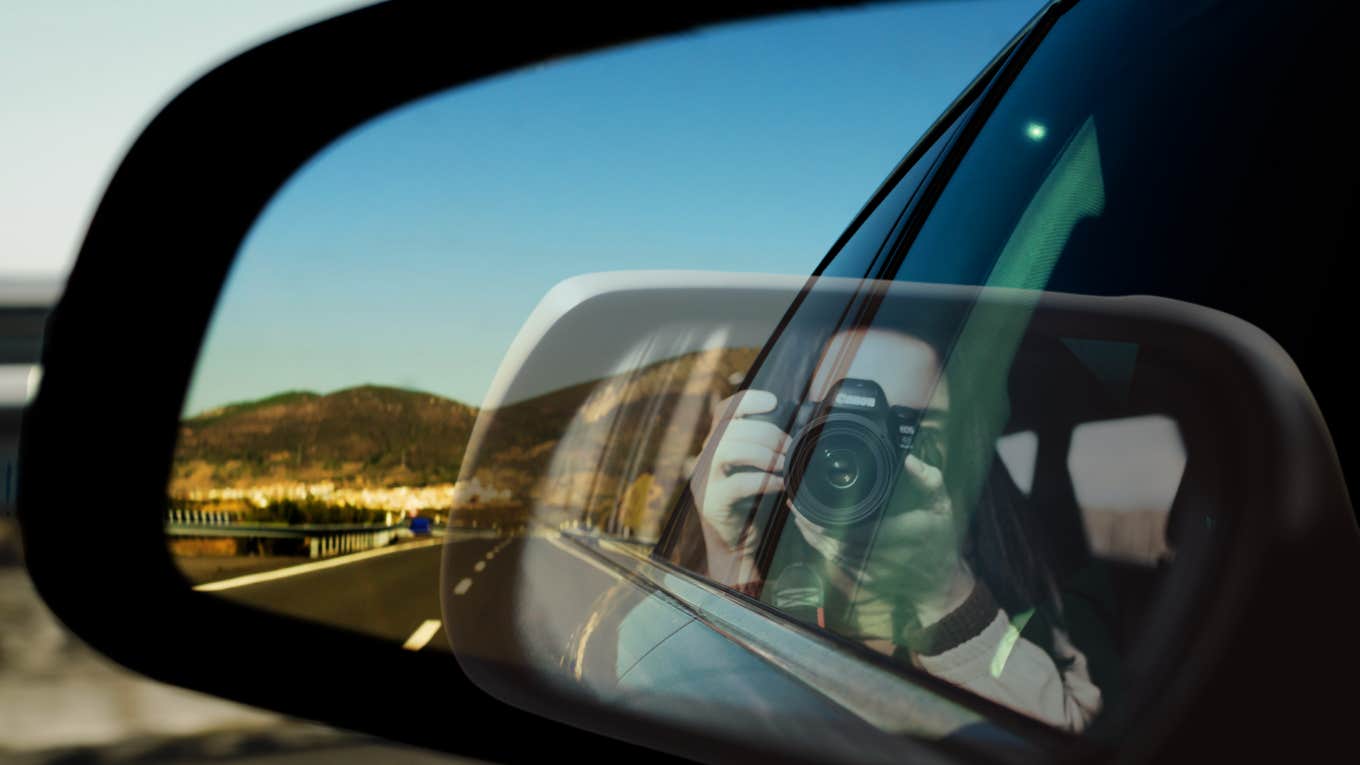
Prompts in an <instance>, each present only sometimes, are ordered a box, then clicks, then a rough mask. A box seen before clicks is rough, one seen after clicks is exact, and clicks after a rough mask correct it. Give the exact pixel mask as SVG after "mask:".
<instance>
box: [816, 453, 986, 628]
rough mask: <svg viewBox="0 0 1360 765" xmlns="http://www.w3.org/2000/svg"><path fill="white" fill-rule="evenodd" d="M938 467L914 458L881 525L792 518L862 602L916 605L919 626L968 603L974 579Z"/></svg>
mask: <svg viewBox="0 0 1360 765" xmlns="http://www.w3.org/2000/svg"><path fill="white" fill-rule="evenodd" d="M955 512H956V508H955V507H954V503H953V501H952V500H951V499H950V496H949V492H948V491H947V490H946V487H945V485H944V476H943V473H942V472H941V470H940V469H939V468H938V467H936V466H934V465H930V464H927V463H925V462H923V461H922V460H921V459H919V458H918V457H916V455H914V454H909V455H907V457H906V459H905V460H904V462H903V474H902V476H901V478H900V479H899V480H898V485H897V488H896V489H895V490H894V492H893V494H892V496H891V498H890V499H889V502H888V506H887V507H886V508H885V510H884V511H883V513H882V514H881V515H880V516H879V517H878V520H877V522H876V523H874V522H868V523H865V524H862V525H860V526H857V527H853V528H845V529H828V528H825V527H822V526H818V525H816V524H814V523H812V522H810V521H808V520H807V519H806V518H804V517H802V516H801V515H799V514H798V513H797V512H795V513H794V522H795V525H796V526H797V527H798V530H799V531H800V532H801V533H802V535H803V537H804V539H806V540H807V541H808V543H809V544H810V545H811V546H812V547H813V548H814V549H816V550H817V551H818V552H820V553H821V554H822V555H823V556H825V557H826V558H827V559H828V560H829V561H831V562H832V563H833V564H834V565H836V566H837V567H838V568H840V569H841V570H842V571H844V572H845V573H846V574H847V575H849V576H850V577H851V578H852V580H854V581H857V582H858V583H859V586H860V588H861V593H862V595H863V597H865V598H869V599H872V600H877V601H880V602H885V603H894V604H904V605H909V606H910V607H912V608H913V609H914V611H915V613H916V616H917V618H918V620H919V621H920V622H921V624H924V625H928V624H931V623H933V622H936V621H938V620H940V619H941V618H943V617H944V616H945V615H946V614H948V613H949V612H950V611H952V610H954V609H955V608H957V607H958V606H959V605H961V604H962V603H963V601H964V600H966V599H967V597H968V595H969V594H970V593H971V592H972V589H973V575H972V573H971V572H970V571H969V570H968V567H967V565H966V564H965V563H964V562H963V559H962V557H961V555H960V549H961V545H962V539H961V533H962V526H963V524H960V523H959V522H958V519H957V518H955Z"/></svg>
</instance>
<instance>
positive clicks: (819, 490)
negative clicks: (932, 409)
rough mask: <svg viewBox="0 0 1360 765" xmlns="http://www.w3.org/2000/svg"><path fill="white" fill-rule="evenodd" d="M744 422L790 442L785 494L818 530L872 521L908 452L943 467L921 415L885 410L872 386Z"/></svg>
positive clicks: (840, 387)
mask: <svg viewBox="0 0 1360 765" xmlns="http://www.w3.org/2000/svg"><path fill="white" fill-rule="evenodd" d="M746 417H747V418H748V419H752V420H764V421H766V422H770V423H773V424H774V425H775V426H776V427H779V428H780V429H787V432H788V433H789V434H790V435H791V436H792V439H793V440H792V442H791V445H790V447H789V451H788V455H787V460H786V463H785V465H786V467H785V470H784V487H785V488H784V493H785V495H786V496H787V497H788V498H789V500H790V501H791V503H792V504H793V508H794V509H795V510H796V511H797V512H798V513H799V514H801V515H802V516H803V517H805V518H807V519H808V520H810V521H812V522H814V523H817V524H819V525H821V526H849V525H853V524H857V523H860V522H862V521H865V520H867V519H870V518H873V517H876V516H877V515H878V514H879V512H880V511H881V510H882V509H883V508H884V506H885V505H886V504H887V502H888V500H889V498H891V497H892V496H893V490H894V488H895V487H896V485H897V481H898V480H899V478H900V477H901V473H902V472H903V470H904V468H903V465H902V463H903V462H904V461H905V460H906V456H907V454H908V453H909V452H911V450H912V448H913V447H916V448H917V450H918V452H921V454H920V455H919V456H920V458H921V459H922V460H924V461H926V462H927V463H929V464H932V465H936V466H940V463H941V452H940V450H939V448H938V446H939V445H938V443H937V442H936V440H935V438H934V437H933V436H934V434H933V433H932V432H931V431H928V430H926V431H923V430H922V429H921V427H920V420H921V412H919V411H918V410H915V409H911V408H908V407H900V406H899V407H895V406H889V405H888V399H887V397H886V396H885V395H884V394H883V388H882V387H880V386H879V384H878V383H876V382H874V381H872V380H861V379H856V378H852V377H847V378H844V379H842V380H841V381H839V382H838V383H836V384H835V385H833V386H831V389H830V390H829V391H828V392H827V395H826V398H824V399H822V400H821V401H816V402H814V401H807V402H802V403H799V402H797V401H785V402H781V403H780V404H779V405H778V406H776V407H775V409H774V410H773V411H771V412H765V413H762V414H754V415H747V416H746Z"/></svg>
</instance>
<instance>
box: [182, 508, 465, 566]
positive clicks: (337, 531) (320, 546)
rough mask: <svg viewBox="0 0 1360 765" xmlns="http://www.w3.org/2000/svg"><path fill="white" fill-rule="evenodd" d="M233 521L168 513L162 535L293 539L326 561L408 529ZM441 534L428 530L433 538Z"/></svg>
mask: <svg viewBox="0 0 1360 765" xmlns="http://www.w3.org/2000/svg"><path fill="white" fill-rule="evenodd" d="M233 518H234V516H232V515H231V514H230V513H220V512H205V511H197V510H172V511H170V513H169V515H168V516H167V518H166V523H165V533H166V535H167V536H171V537H190V538H198V539H208V538H215V539H221V538H234V539H297V540H301V541H302V542H303V544H304V545H305V546H306V548H307V556H308V557H309V558H328V557H331V556H332V555H341V554H343V553H350V552H359V551H361V550H371V549H373V548H376V547H385V546H386V545H388V544H390V543H392V542H393V541H395V540H396V538H397V532H398V531H400V530H402V529H406V528H409V527H408V526H407V525H406V524H405V523H396V524H383V525H374V524H370V523H296V524H289V523H259V522H254V523H239V522H236V521H235V520H233ZM442 532H443V529H435V528H431V533H434V534H436V535H437V534H440V533H442Z"/></svg>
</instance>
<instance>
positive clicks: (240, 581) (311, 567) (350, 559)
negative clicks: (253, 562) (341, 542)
mask: <svg viewBox="0 0 1360 765" xmlns="http://www.w3.org/2000/svg"><path fill="white" fill-rule="evenodd" d="M443 543H444V540H442V539H426V540H422V541H420V542H411V543H409V544H404V545H401V546H400V547H381V548H379V549H377V550H365V551H363V552H357V553H353V554H352V555H342V556H340V557H338V558H331V559H330V560H318V561H312V562H310V563H299V564H298V565H296V566H289V567H288V568H276V569H274V570H273V571H261V572H260V573H258V574H246V575H245V576H237V577H232V578H231V579H221V580H218V581H216V582H206V583H204V584H200V585H196V586H195V587H194V589H195V590H197V591H199V592H217V591H218V590H230V589H233V588H235V587H244V586H246V585H248V584H259V583H260V582H272V581H273V580H275V579H286V578H288V577H290V576H297V575H298V574H310V573H311V572H313V571H321V570H322V569H327V568H335V567H336V566H345V565H348V564H350V563H358V562H359V561H363V560H368V559H369V558H377V557H378V556H380V555H391V554H392V553H399V552H405V551H407V550H418V549H421V548H424V547H431V546H433V545H439V544H443Z"/></svg>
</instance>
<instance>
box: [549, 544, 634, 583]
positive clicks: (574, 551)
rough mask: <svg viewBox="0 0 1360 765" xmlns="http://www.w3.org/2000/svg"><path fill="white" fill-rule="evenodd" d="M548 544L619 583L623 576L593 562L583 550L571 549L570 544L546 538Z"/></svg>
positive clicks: (596, 561)
mask: <svg viewBox="0 0 1360 765" xmlns="http://www.w3.org/2000/svg"><path fill="white" fill-rule="evenodd" d="M548 543H549V544H551V545H552V546H553V547H556V548H557V549H559V550H561V551H562V552H564V553H566V554H568V555H572V556H575V557H576V558H579V559H580V560H582V561H584V562H586V563H589V564H590V565H592V566H594V567H595V568H597V569H599V570H600V571H603V572H604V573H605V574H608V575H609V576H611V577H613V578H614V579H618V580H620V581H622V580H623V574H620V573H619V572H617V571H615V570H614V569H612V568H610V567H608V566H606V565H604V564H603V563H601V562H599V561H598V560H595V559H594V558H592V557H590V556H589V555H587V554H586V552H585V551H584V550H580V549H577V548H575V547H573V546H572V545H571V543H570V542H563V541H562V540H561V539H555V538H553V537H548Z"/></svg>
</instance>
